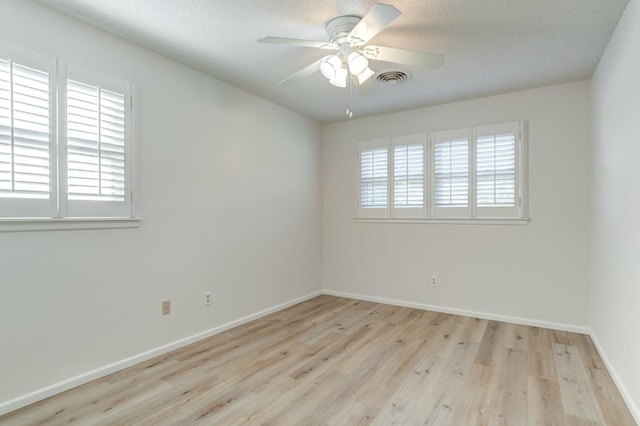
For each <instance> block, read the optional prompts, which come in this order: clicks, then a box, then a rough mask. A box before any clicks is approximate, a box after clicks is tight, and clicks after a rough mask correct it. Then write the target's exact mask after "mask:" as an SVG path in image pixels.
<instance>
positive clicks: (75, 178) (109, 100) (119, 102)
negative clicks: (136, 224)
mask: <svg viewBox="0 0 640 426" xmlns="http://www.w3.org/2000/svg"><path fill="white" fill-rule="evenodd" d="M62 85H63V86H64V88H65V90H64V93H65V101H66V103H65V111H64V112H65V117H66V120H65V126H64V127H65V129H64V136H65V137H64V140H65V142H66V149H65V150H63V151H64V153H63V156H64V159H65V161H66V167H65V170H64V176H63V177H62V179H61V181H62V184H61V188H63V191H61V192H63V194H61V200H62V204H63V205H64V210H65V212H64V213H65V215H66V216H68V217H130V216H131V215H132V212H131V196H130V188H131V187H130V185H131V183H130V180H131V169H130V167H131V166H130V163H131V158H130V157H131V152H132V148H131V145H132V140H131V128H130V127H131V122H132V120H131V113H132V112H131V105H130V99H131V88H130V85H129V84H128V83H126V82H124V81H117V80H114V79H111V78H108V77H105V76H102V75H98V74H95V73H91V72H88V71H85V70H81V69H78V68H75V67H68V68H67V71H66V78H65V79H64V81H63V82H62Z"/></svg>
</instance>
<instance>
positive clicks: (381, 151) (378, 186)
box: [360, 140, 389, 216]
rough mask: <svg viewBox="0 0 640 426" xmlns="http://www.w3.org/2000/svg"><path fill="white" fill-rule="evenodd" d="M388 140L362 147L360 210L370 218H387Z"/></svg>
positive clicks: (371, 142)
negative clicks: (365, 211) (366, 211)
mask: <svg viewBox="0 0 640 426" xmlns="http://www.w3.org/2000/svg"><path fill="white" fill-rule="evenodd" d="M388 168H389V161H388V147H387V142H386V140H374V141H370V142H368V143H363V144H361V145H360V208H361V209H364V210H368V211H369V212H368V214H367V215H370V216H386V212H387V207H388V201H387V200H388V193H389V174H388Z"/></svg>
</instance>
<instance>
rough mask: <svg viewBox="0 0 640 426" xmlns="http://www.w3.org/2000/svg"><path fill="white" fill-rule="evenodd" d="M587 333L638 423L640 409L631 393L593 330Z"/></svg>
mask: <svg viewBox="0 0 640 426" xmlns="http://www.w3.org/2000/svg"><path fill="white" fill-rule="evenodd" d="M589 335H590V336H591V341H592V342H593V344H594V345H595V347H596V349H597V350H598V353H599V354H600V358H602V361H603V362H604V365H605V366H606V367H607V370H608V371H609V375H610V376H611V378H612V379H613V381H614V383H615V384H616V387H617V388H618V390H619V391H620V395H622V399H624V402H625V404H627V407H628V408H629V411H631V415H632V416H633V418H634V420H635V421H636V423H637V424H639V425H640V410H639V409H638V406H637V405H636V403H635V402H634V401H633V399H632V398H631V395H629V391H628V390H627V388H626V386H625V385H624V383H623V382H622V380H620V376H619V375H618V373H617V372H616V369H615V368H613V364H611V362H610V361H609V357H608V356H607V353H606V352H605V351H604V348H603V347H602V345H601V344H600V341H599V340H598V338H597V337H596V335H595V333H594V332H593V330H591V333H589Z"/></svg>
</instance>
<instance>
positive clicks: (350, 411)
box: [0, 295, 634, 426]
mask: <svg viewBox="0 0 640 426" xmlns="http://www.w3.org/2000/svg"><path fill="white" fill-rule="evenodd" d="M38 424H42V425H58V424H77V425H91V426H94V425H154V426H155V425H178V424H179V425H182V424H202V425H212V424H221V425H222V424H224V425H236V424H238V425H240V424H242V425H245V424H248V425H306V424H323V425H325V424H326V425H370V424H382V425H389V424H402V425H413V424H429V425H464V426H466V425H474V426H475V425H508V426H512V425H516V426H517V425H525V424H526V425H529V426H531V425H564V424H571V425H573V424H575V425H578V424H581V425H596V424H597V425H614V426H627V425H633V424H634V423H633V418H632V416H631V413H630V412H629V410H628V409H627V407H626V406H625V405H624V401H623V400H622V397H621V396H620V393H619V392H618V390H617V389H616V387H615V384H614V383H613V380H612V379H611V377H610V376H609V374H608V372H607V370H606V368H605V366H604V362H603V361H602V359H601V358H600V356H599V355H598V353H597V351H596V350H595V347H594V346H593V343H592V342H591V340H590V338H589V337H588V336H585V335H579V334H575V333H568V332H561V331H554V330H547V329H542V328H537V327H525V326H522V325H515V324H507V323H503V322H497V321H488V320H481V319H476V318H469V317H461V316H456V315H451V314H445V313H436V312H428V311H423V310H418V309H411V308H404V307H397V306H390V305H384V304H379V303H374V302H363V301H358V300H353V299H346V298H338V297H333V296H326V295H325V296H319V297H317V298H314V299H312V300H308V301H306V302H303V303H300V304H298V305H295V306H292V307H289V308H287V309H284V310H282V311H280V312H275V313H272V314H270V315H267V316H265V317H263V318H260V319H258V320H256V321H252V322H250V323H247V324H244V325H242V326H239V327H236V328H233V329H231V330H228V331H226V332H224V333H220V334H218V335H215V336H212V337H209V338H207V339H203V340H201V341H199V342H196V343H194V344H192V345H189V346H186V347H183V348H180V349H178V350H176V351H173V352H170V353H167V354H164V355H161V356H158V357H156V358H154V359H151V360H149V361H145V362H142V363H140V364H138V365H135V366H133V367H131V368H128V369H125V370H122V371H120V372H117V373H115V374H112V375H110V376H107V377H104V378H102V379H99V380H96V381H94V382H91V383H87V384H85V385H83V386H79V387H78V388H76V389H72V390H70V391H67V392H64V393H61V394H59V395H56V396H54V397H51V398H49V399H47V400H44V401H40V402H38V403H36V404H33V405H31V406H29V407H25V408H23V409H21V410H17V411H15V412H13V413H8V414H6V415H4V416H1V417H0V425H11V426H13V425H20V426H21V425H38Z"/></svg>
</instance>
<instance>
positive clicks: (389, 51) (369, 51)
mask: <svg viewBox="0 0 640 426" xmlns="http://www.w3.org/2000/svg"><path fill="white" fill-rule="evenodd" d="M362 54H363V55H364V56H366V57H367V58H369V59H377V60H379V61H385V62H394V63H397V64H403V65H410V66H414V67H421V68H439V67H441V66H442V65H443V64H444V55H440V54H438V53H429V52H418V51H416V50H407V49H397V48H395V47H386V46H366V47H365V48H364V49H363V50H362Z"/></svg>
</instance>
